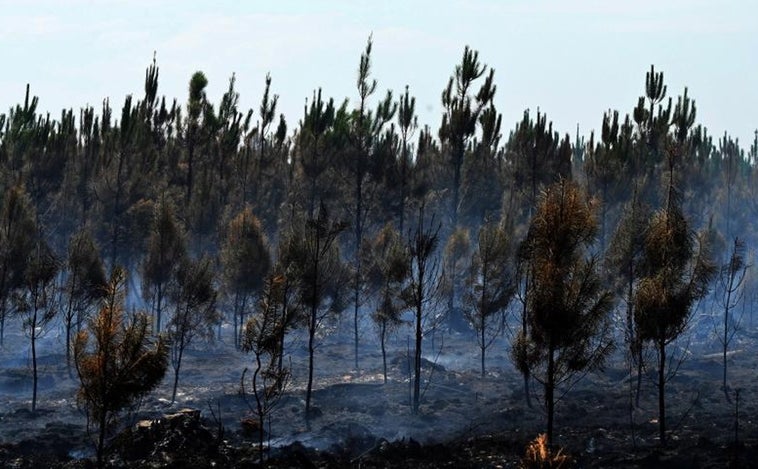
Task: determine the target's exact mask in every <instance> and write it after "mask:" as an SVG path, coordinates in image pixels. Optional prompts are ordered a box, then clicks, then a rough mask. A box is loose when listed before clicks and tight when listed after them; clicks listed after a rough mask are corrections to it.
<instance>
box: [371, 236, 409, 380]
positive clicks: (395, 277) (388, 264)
mask: <svg viewBox="0 0 758 469" xmlns="http://www.w3.org/2000/svg"><path fill="white" fill-rule="evenodd" d="M371 248H372V249H371V250H372V257H371V263H370V265H369V267H368V283H369V285H370V286H371V287H372V289H373V290H374V291H375V292H376V295H375V296H376V298H377V300H376V307H375V310H374V312H373V314H372V315H371V318H372V319H373V320H374V324H376V327H377V329H378V332H379V344H380V346H381V349H382V370H383V373H384V382H385V383H386V382H387V349H386V343H387V339H388V336H389V335H390V334H391V333H393V332H394V331H395V330H396V329H397V328H398V327H400V325H401V324H403V320H402V319H401V316H402V313H403V304H402V302H401V298H400V295H399V292H400V291H402V289H403V285H404V283H405V282H406V281H407V279H408V276H409V275H410V257H409V255H408V250H407V249H406V246H405V244H404V243H403V240H402V238H401V235H400V232H398V231H397V230H396V229H395V227H394V226H393V225H392V224H387V225H385V226H384V228H383V229H382V230H381V231H380V232H379V233H378V234H377V235H376V238H375V239H374V240H373V243H372V246H371Z"/></svg>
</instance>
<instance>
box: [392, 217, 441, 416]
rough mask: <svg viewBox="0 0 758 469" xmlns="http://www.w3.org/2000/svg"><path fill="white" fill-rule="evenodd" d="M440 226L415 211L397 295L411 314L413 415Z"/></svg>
mask: <svg viewBox="0 0 758 469" xmlns="http://www.w3.org/2000/svg"><path fill="white" fill-rule="evenodd" d="M440 228H441V225H440V224H438V225H437V226H436V227H435V226H434V217H432V219H431V220H429V221H428V224H427V220H425V219H424V208H423V206H422V207H421V208H420V209H419V217H418V225H417V226H416V229H415V230H414V231H413V232H412V233H411V234H410V236H409V239H408V240H407V242H408V248H407V249H408V255H409V256H410V265H411V276H410V280H409V282H408V283H407V284H406V287H405V288H404V289H403V291H402V293H401V298H402V299H403V302H404V303H405V307H406V308H407V309H410V310H411V312H412V314H413V328H414V349H413V395H412V401H411V408H412V410H413V413H414V414H417V413H418V411H419V405H420V404H421V356H422V346H423V338H424V332H425V328H426V327H434V326H435V325H436V324H434V321H433V318H432V314H433V311H430V310H431V309H433V308H431V306H432V302H433V301H434V300H436V298H437V295H438V294H439V292H438V290H437V289H438V288H439V287H438V283H439V278H440V268H439V261H438V260H437V259H438V258H437V256H438V253H437V247H438V246H439V231H440Z"/></svg>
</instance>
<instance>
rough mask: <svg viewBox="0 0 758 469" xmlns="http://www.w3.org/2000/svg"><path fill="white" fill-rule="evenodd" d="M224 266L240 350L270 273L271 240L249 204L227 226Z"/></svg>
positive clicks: (235, 342) (224, 243)
mask: <svg viewBox="0 0 758 469" xmlns="http://www.w3.org/2000/svg"><path fill="white" fill-rule="evenodd" d="M221 265H222V269H223V284H224V291H225V293H226V295H227V296H228V297H230V300H231V303H232V311H231V312H232V318H231V320H232V324H233V325H234V345H235V346H236V347H237V348H239V346H240V335H241V334H242V330H243V327H244V324H245V322H246V316H247V313H248V310H249V309H250V308H251V306H252V305H254V304H255V296H256V295H257V294H258V293H259V292H260V290H261V288H262V287H263V281H264V279H265V277H266V275H268V273H269V271H270V270H271V254H270V252H269V246H268V240H267V239H266V236H265V234H264V233H263V229H262V228H261V223H260V221H259V220H258V218H257V217H256V216H255V215H254V214H253V212H252V209H251V208H250V206H249V205H248V206H245V208H244V209H242V210H241V211H240V212H239V213H238V214H237V215H236V216H235V217H234V218H232V219H231V220H230V221H229V224H228V225H227V226H226V233H225V236H224V241H223V245H222V246H221Z"/></svg>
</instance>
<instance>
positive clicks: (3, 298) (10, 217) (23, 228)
mask: <svg viewBox="0 0 758 469" xmlns="http://www.w3.org/2000/svg"><path fill="white" fill-rule="evenodd" d="M36 230H37V223H36V221H35V215H34V207H32V203H31V200H30V199H29V195H28V194H27V193H26V190H25V189H24V187H23V186H19V185H16V186H13V187H11V188H10V189H8V190H7V191H5V194H4V195H3V204H2V208H0V346H2V345H3V340H4V339H3V338H4V336H5V321H6V319H7V317H8V316H9V312H11V311H13V308H12V306H13V305H12V297H13V295H14V294H15V292H16V291H17V290H18V289H20V288H21V287H23V285H24V271H25V269H26V262H27V259H28V258H29V257H30V256H31V254H32V252H33V251H34V244H35V243H34V237H33V236H30V233H34V232H36Z"/></svg>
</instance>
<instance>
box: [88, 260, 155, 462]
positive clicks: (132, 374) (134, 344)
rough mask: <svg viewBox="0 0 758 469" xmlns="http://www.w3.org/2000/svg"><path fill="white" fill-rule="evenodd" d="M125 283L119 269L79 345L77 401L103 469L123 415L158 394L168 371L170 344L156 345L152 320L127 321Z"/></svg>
mask: <svg viewBox="0 0 758 469" xmlns="http://www.w3.org/2000/svg"><path fill="white" fill-rule="evenodd" d="M125 282H126V272H125V271H124V270H122V269H121V268H119V267H116V268H114V269H113V272H111V277H110V280H109V283H108V289H107V293H106V295H105V299H104V301H103V305H102V307H101V308H100V311H99V313H98V314H97V315H96V316H94V317H93V318H91V319H90V322H89V326H88V327H87V328H86V329H85V330H82V331H81V332H79V334H77V336H76V340H75V341H74V363H75V364H76V371H77V375H78V376H79V381H80V387H79V392H78V393H77V401H78V402H79V404H80V405H82V406H83V407H84V408H85V409H86V410H87V415H88V417H89V418H88V422H92V423H94V424H95V425H96V426H97V428H98V437H97V464H98V467H103V466H104V463H105V460H104V457H105V443H106V436H107V435H108V434H109V431H110V429H111V427H112V425H113V423H114V421H115V418H116V417H117V416H118V413H119V412H120V411H121V410H123V409H124V408H126V407H127V406H129V405H130V404H132V403H133V402H134V401H135V400H137V399H139V398H140V397H142V396H144V395H146V394H148V393H149V392H150V391H152V390H153V389H155V387H156V386H158V384H160V382H161V381H162V380H163V376H164V375H165V374H166V368H167V367H168V349H167V347H166V344H165V343H164V342H163V340H162V339H161V338H160V337H159V338H158V339H157V341H155V342H154V343H153V342H152V341H151V339H150V327H149V320H148V317H147V315H145V314H143V313H137V314H135V315H133V316H131V318H130V319H128V320H127V319H126V318H125V317H124V294H125V293H124V292H125ZM90 419H91V420H90Z"/></svg>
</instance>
